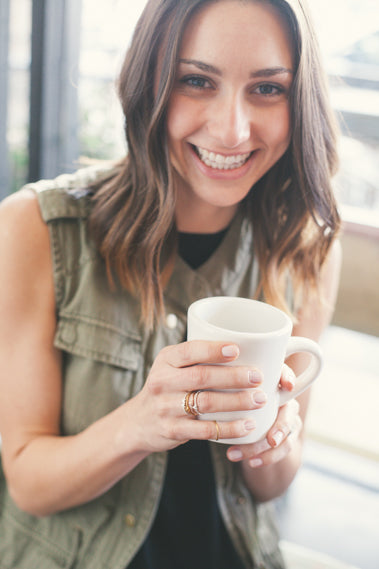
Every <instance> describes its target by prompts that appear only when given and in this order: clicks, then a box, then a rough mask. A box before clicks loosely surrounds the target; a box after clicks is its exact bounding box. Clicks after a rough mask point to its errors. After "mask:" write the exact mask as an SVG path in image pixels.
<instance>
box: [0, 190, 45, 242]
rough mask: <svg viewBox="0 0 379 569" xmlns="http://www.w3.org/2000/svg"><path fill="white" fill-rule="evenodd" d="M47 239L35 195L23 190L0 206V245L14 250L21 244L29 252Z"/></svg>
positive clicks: (9, 197)
mask: <svg viewBox="0 0 379 569" xmlns="http://www.w3.org/2000/svg"><path fill="white" fill-rule="evenodd" d="M47 237H48V232H47V228H46V224H45V223H44V221H43V219H42V216H41V211H40V207H39V203H38V199H37V196H36V194H35V193H34V192H33V191H32V190H30V189H23V190H20V191H19V192H16V193H15V194H12V195H11V196H8V197H7V198H5V200H3V201H2V202H1V204H0V245H2V247H7V248H8V247H9V248H12V249H13V248H15V247H18V246H22V245H23V244H24V245H25V246H27V247H29V248H30V249H31V250H32V249H33V246H34V245H37V244H38V245H40V244H41V240H42V241H43V240H44V238H47ZM36 241H38V243H36Z"/></svg>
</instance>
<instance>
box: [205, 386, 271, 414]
mask: <svg viewBox="0 0 379 569" xmlns="http://www.w3.org/2000/svg"><path fill="white" fill-rule="evenodd" d="M266 402H267V396H266V394H265V393H264V391H262V390H260V389H244V390H243V391H228V392H225V391H224V392H220V391H201V392H200V393H198V395H197V397H196V404H197V405H196V406H197V411H198V412H199V414H203V413H215V412H223V411H248V410H252V409H260V408H261V407H263V406H264V405H265V403H266Z"/></svg>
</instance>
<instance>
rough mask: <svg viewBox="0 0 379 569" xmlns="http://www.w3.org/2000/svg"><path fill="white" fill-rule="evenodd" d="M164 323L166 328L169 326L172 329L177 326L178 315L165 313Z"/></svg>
mask: <svg viewBox="0 0 379 569" xmlns="http://www.w3.org/2000/svg"><path fill="white" fill-rule="evenodd" d="M166 325H167V328H170V330H174V328H176V327H177V325H178V317H177V316H176V314H172V313H171V314H167V316H166Z"/></svg>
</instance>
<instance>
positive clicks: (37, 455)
mask: <svg viewBox="0 0 379 569" xmlns="http://www.w3.org/2000/svg"><path fill="white" fill-rule="evenodd" d="M0 274H1V279H0V314H1V318H0V432H1V435H2V441H3V446H2V461H3V467H4V472H5V475H6V478H7V483H8V488H9V491H10V493H11V495H12V497H13V499H14V501H15V502H16V504H17V505H18V507H19V508H21V509H23V510H25V511H27V512H29V513H31V514H33V515H36V516H45V515H49V514H52V513H55V512H57V511H60V510H63V509H66V508H70V507H74V506H77V505H80V504H82V503H84V502H87V501H89V500H92V499H94V498H96V497H97V496H99V495H101V494H102V493H104V492H106V491H107V490H108V489H109V488H110V487H111V486H113V485H114V484H115V483H116V482H117V481H119V480H120V479H121V478H123V477H124V476H125V475H127V473H128V472H130V471H131V470H132V469H133V468H135V466H136V465H137V464H138V463H139V462H140V461H141V460H142V459H143V458H145V457H146V456H147V455H148V454H150V453H152V452H156V451H157V452H158V451H164V450H169V449H170V448H174V447H175V446H177V445H178V444H181V443H183V442H185V441H187V440H189V439H191V438H198V439H209V438H213V437H214V436H215V432H214V428H215V426H214V423H213V422H205V421H194V420H193V418H190V417H188V416H187V415H186V414H185V412H184V410H183V404H182V402H183V398H184V396H185V394H186V393H187V392H188V391H192V390H197V389H204V388H209V389H211V388H215V387H219V386H220V387H223V386H224V387H228V386H230V381H232V382H234V384H235V385H236V386H240V387H241V388H246V387H249V388H250V393H245V394H243V395H242V396H241V395H240V394H238V393H237V394H233V395H231V396H230V398H231V399H232V403H233V404H234V405H235V407H236V408H237V409H238V408H244V409H246V408H256V407H258V406H259V404H256V403H254V401H253V398H252V396H251V388H252V387H254V382H252V380H251V377H250V375H249V374H248V370H246V369H241V368H237V367H235V368H233V372H232V376H230V368H227V367H226V366H213V367H209V366H201V365H197V366H195V365H194V364H199V363H202V362H209V361H212V362H214V363H225V362H227V361H231V360H233V359H235V358H236V357H237V356H238V353H237V352H236V351H235V350H234V351H233V349H232V352H231V353H230V352H229V353H226V354H225V353H223V347H224V345H223V344H222V343H220V342H214V343H205V342H192V343H188V342H187V343H183V344H179V345H178V346H169V347H167V348H165V349H164V350H162V351H161V352H160V354H159V355H158V356H157V358H156V360H155V362H154V364H153V366H152V369H151V372H150V374H149V376H148V378H147V379H146V383H145V386H144V387H143V389H142V390H141V391H140V393H139V394H138V395H137V396H136V397H134V398H133V399H130V400H129V401H127V402H126V403H124V404H123V405H121V406H120V407H118V408H117V409H115V410H114V411H113V412H111V413H109V414H108V415H106V416H105V417H103V418H101V419H100V420H98V421H96V422H94V423H93V424H92V425H90V426H89V427H88V428H86V429H85V430H84V431H82V432H81V433H79V434H77V435H75V436H65V437H63V436H61V433H60V416H61V405H62V401H61V390H62V377H61V353H60V352H59V351H58V350H57V349H55V348H54V345H53V340H54V335H55V329H56V315H55V313H56V307H55V299H54V285H53V277H52V262H51V252H50V242H49V235H48V230H47V227H46V225H45V223H44V222H43V220H42V219H41V216H40V212H39V208H38V204H37V200H36V196H35V195H34V193H32V192H26V191H24V192H20V193H18V194H15V195H14V196H12V197H11V198H8V199H7V200H5V202H3V203H2V204H1V205H0ZM213 399H214V402H213V405H214V406H216V408H217V407H219V406H220V405H221V404H224V400H223V396H222V394H221V395H220V394H214V395H213ZM247 432H248V427H247V426H246V425H245V423H244V422H243V421H234V422H231V423H226V424H225V425H223V435H224V436H225V437H230V436H232V437H233V436H234V437H239V436H243V435H245V434H247Z"/></svg>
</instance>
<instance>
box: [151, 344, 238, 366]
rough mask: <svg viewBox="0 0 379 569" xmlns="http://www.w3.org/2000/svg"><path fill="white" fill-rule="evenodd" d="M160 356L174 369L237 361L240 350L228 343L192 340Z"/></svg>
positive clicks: (173, 347)
mask: <svg viewBox="0 0 379 569" xmlns="http://www.w3.org/2000/svg"><path fill="white" fill-rule="evenodd" d="M160 354H161V355H162V357H165V358H166V361H167V363H168V364H170V365H172V366H174V367H187V366H191V365H195V364H200V363H212V364H221V363H226V362H230V361H233V360H235V359H236V358H238V356H239V348H238V346H237V345H235V344H230V343H226V342H211V341H208V340H191V341H189V342H182V343H181V344H177V345H176V346H169V347H167V348H164V349H163V350H162V351H161V352H160Z"/></svg>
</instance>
